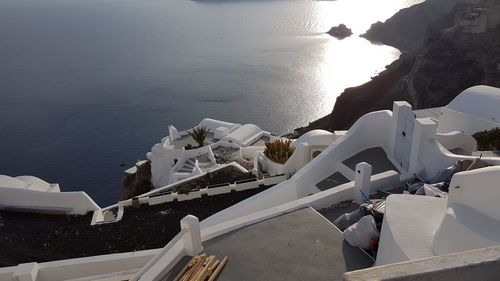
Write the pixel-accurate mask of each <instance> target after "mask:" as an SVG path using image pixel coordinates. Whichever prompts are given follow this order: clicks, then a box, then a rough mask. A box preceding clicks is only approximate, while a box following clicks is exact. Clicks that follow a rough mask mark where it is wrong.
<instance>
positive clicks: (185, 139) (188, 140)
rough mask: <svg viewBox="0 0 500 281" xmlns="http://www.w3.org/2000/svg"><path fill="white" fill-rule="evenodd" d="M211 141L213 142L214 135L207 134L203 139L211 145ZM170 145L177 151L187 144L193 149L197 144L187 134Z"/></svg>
mask: <svg viewBox="0 0 500 281" xmlns="http://www.w3.org/2000/svg"><path fill="white" fill-rule="evenodd" d="M213 141H214V133H211V132H208V133H207V137H206V139H205V142H206V143H211V142H213ZM170 144H171V145H173V146H174V147H175V148H177V149H182V148H183V147H185V146H186V145H188V144H190V145H192V146H193V147H197V146H198V143H197V142H196V141H195V140H194V139H193V137H191V135H189V134H187V135H184V136H181V137H180V138H178V139H176V140H174V141H173V142H171V143H170Z"/></svg>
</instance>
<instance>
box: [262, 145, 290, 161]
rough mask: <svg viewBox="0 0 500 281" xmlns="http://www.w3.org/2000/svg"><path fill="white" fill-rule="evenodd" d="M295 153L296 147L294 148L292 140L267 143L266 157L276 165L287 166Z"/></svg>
mask: <svg viewBox="0 0 500 281" xmlns="http://www.w3.org/2000/svg"><path fill="white" fill-rule="evenodd" d="M294 151H295V147H293V146H292V140H290V139H287V140H282V139H277V140H275V141H273V142H266V149H265V150H264V155H266V157H267V158H269V159H271V160H273V161H274V162H276V163H279V164H285V163H286V161H287V160H288V158H290V156H292V154H293V152H294Z"/></svg>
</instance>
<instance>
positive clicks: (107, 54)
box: [0, 0, 422, 207]
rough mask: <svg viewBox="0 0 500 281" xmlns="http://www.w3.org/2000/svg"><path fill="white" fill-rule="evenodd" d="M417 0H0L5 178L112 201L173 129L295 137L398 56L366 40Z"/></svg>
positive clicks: (0, 139)
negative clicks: (336, 34)
mask: <svg viewBox="0 0 500 281" xmlns="http://www.w3.org/2000/svg"><path fill="white" fill-rule="evenodd" d="M421 1H422V0H337V1H313V0H0V174H6V175H10V176H19V175H34V176H37V177H40V178H42V179H44V180H46V181H48V182H51V183H59V184H60V187H61V190H62V191H79V190H82V191H85V192H87V193H88V194H89V195H90V196H91V197H92V198H93V199H94V200H95V201H96V202H97V203H98V204H99V205H100V206H102V207H104V206H107V205H110V204H113V203H116V202H117V200H118V199H119V197H120V194H121V183H122V179H123V175H124V174H123V171H124V170H125V169H126V168H128V167H131V166H133V165H134V164H135V162H136V161H137V160H140V159H145V158H146V153H147V152H148V151H149V150H150V149H151V147H152V146H153V145H154V144H155V143H157V142H159V141H160V139H161V138H162V137H164V136H166V135H167V134H168V130H167V128H168V125H170V124H173V125H174V126H176V127H177V128H178V129H187V128H191V127H193V126H195V125H196V124H198V123H199V122H200V121H201V119H203V118H205V117H211V118H215V119H220V120H225V121H230V122H237V123H242V124H243V123H254V124H257V125H259V126H260V127H261V128H263V129H265V130H268V131H271V132H273V133H276V134H283V133H287V132H291V131H293V129H294V128H297V127H300V126H304V125H307V124H308V122H311V121H313V120H315V119H317V118H320V117H322V116H324V115H326V114H328V113H330V112H331V111H332V108H333V105H334V104H335V100H336V98H337V97H338V95H339V94H340V93H341V92H342V91H343V89H345V88H346V87H352V86H356V85H360V84H362V83H365V82H367V81H369V80H370V79H371V77H373V76H375V75H376V74H377V73H379V72H380V71H382V70H384V68H385V66H386V65H388V64H390V63H391V62H392V61H394V60H395V59H397V58H398V56H399V55H400V52H399V50H397V49H394V48H392V47H389V46H384V45H380V44H372V43H370V42H369V41H367V40H365V39H363V38H361V37H359V35H360V34H363V33H364V32H365V31H366V30H368V29H369V28H370V25H371V24H373V23H375V22H377V21H385V20H386V19H388V18H389V17H391V16H392V15H393V14H394V13H396V12H397V11H398V10H400V9H403V8H405V7H408V6H411V5H413V4H416V3H418V2H421ZM340 23H344V24H346V25H347V26H348V27H349V28H351V29H352V31H353V33H354V34H353V35H352V36H351V37H348V38H346V39H343V40H338V39H336V38H333V37H331V36H330V35H328V34H326V32H327V31H328V30H329V29H330V28H331V27H332V26H336V25H338V24H340Z"/></svg>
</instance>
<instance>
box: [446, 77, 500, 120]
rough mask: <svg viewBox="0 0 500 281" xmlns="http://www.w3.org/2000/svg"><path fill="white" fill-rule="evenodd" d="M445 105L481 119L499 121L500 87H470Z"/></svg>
mask: <svg viewBox="0 0 500 281" xmlns="http://www.w3.org/2000/svg"><path fill="white" fill-rule="evenodd" d="M446 107H447V108H449V109H452V110H455V111H458V112H462V113H465V114H468V115H472V116H475V117H478V118H481V119H486V120H490V121H494V122H500V89H499V88H494V87H490V86H474V87H470V88H468V89H466V90H464V91H463V92H461V93H460V94H459V95H458V96H457V97H456V98H455V99H453V100H452V101H451V102H450V103H449V104H448V105H447V106H446Z"/></svg>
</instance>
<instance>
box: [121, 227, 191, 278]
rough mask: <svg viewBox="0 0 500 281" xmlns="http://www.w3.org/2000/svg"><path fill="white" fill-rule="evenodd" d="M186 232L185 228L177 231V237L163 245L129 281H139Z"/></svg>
mask: <svg viewBox="0 0 500 281" xmlns="http://www.w3.org/2000/svg"><path fill="white" fill-rule="evenodd" d="M184 233H186V231H185V230H181V231H180V232H179V233H177V235H175V237H174V238H172V240H170V242H168V244H167V245H165V247H163V248H162V249H161V250H160V252H158V254H156V255H155V256H154V257H153V258H152V259H151V260H149V262H148V263H146V265H145V266H144V267H143V268H141V270H139V272H137V274H136V275H135V276H134V277H133V278H132V279H130V280H129V281H138V280H139V278H141V276H142V275H143V274H144V273H146V272H147V271H148V270H149V269H150V268H151V267H152V266H153V265H154V264H155V263H157V262H158V261H159V260H160V259H161V257H163V256H164V255H165V254H166V253H167V252H168V250H170V249H171V248H172V247H173V246H174V245H175V244H176V243H177V242H178V241H181V240H182V237H183V236H184Z"/></svg>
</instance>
